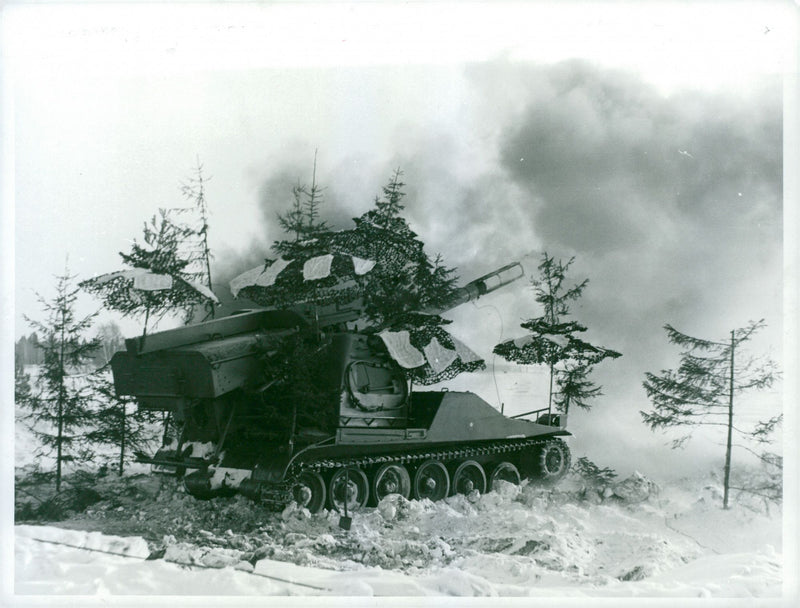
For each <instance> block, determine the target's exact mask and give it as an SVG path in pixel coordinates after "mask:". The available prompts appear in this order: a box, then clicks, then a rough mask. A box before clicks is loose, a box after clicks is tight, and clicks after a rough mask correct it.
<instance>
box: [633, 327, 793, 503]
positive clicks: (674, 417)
mask: <svg viewBox="0 0 800 608" xmlns="http://www.w3.org/2000/svg"><path fill="white" fill-rule="evenodd" d="M764 326H765V325H764V320H763V319H762V320H760V321H755V322H750V323H749V324H748V325H747V326H745V327H743V328H738V329H734V330H731V332H730V339H729V340H727V341H724V342H723V341H718V342H717V341H711V340H705V339H701V338H695V337H692V336H688V335H686V334H684V333H681V332H679V331H678V330H676V329H675V328H674V327H672V326H671V325H665V326H664V329H665V330H666V332H667V339H668V340H669V342H670V343H672V344H675V345H677V346H680V347H683V348H684V349H685V350H684V351H683V352H682V353H681V355H680V358H681V362H680V366H679V367H678V369H677V370H671V369H670V370H663V371H662V372H661V373H660V374H658V375H656V374H651V373H646V374H645V378H646V379H645V381H644V383H643V386H644V388H645V391H646V392H647V396H648V398H649V399H650V401H651V402H652V403H653V406H654V407H653V410H651V411H649V412H644V411H642V412H640V414H641V416H642V419H643V420H644V422H645V423H646V424H647V425H648V426H649V427H650V429H651V430H654V431H655V430H657V429H667V428H672V427H700V426H718V427H723V428H725V429H726V431H727V439H726V443H725V466H724V482H723V483H724V496H723V507H724V508H725V509H727V508H728V500H729V490H730V477H731V452H732V447H733V433H734V432H736V433H737V434H738V435H739V436H741V437H743V438H745V439H747V438H749V439H754V440H756V441H760V440H767V439H768V438H769V436H770V435H771V433H772V431H773V430H774V429H775V427H776V426H777V425H778V424H780V422H781V420H782V415H779V416H775V417H773V418H771V419H770V420H767V421H764V422H761V423H759V424H758V425H756V427H755V428H754V429H753V430H751V431H745V430H743V429H740V428H737V426H735V425H734V401H735V397H736V396H738V395H740V394H742V393H743V392H745V391H748V390H759V389H764V388H768V387H770V386H772V384H773V383H774V382H775V380H776V378H777V375H778V372H777V367H776V365H775V363H774V362H773V361H772V360H770V359H768V358H763V359H760V360H759V359H756V358H753V357H747V356H742V353H741V351H740V346H741V345H742V344H744V343H745V342H747V341H749V340H750V339H751V338H752V337H753V335H754V334H755V333H756V332H757V331H759V330H760V329H762V328H763V327H764ZM690 437H691V432H690V433H689V434H687V435H684V436H682V437H681V438H679V439H676V440H675V441H673V443H672V447H673V448H676V447H680V446H682V445H683V444H684V442H685V441H687V440H688V439H689V438H690Z"/></svg>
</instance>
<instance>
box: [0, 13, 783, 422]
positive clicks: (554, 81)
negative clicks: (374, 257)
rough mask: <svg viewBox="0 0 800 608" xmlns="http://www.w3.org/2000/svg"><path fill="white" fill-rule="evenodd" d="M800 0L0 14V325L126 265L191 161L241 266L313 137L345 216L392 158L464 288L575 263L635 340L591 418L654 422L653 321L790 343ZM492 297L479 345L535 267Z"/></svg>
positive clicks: (772, 344) (496, 330)
mask: <svg viewBox="0 0 800 608" xmlns="http://www.w3.org/2000/svg"><path fill="white" fill-rule="evenodd" d="M796 16H797V15H796V12H795V11H794V10H793V9H792V8H791V4H789V3H778V2H775V3H770V2H755V3H752V4H748V3H712V4H696V3H691V4H690V3H685V4H684V3H677V2H673V3H663V4H662V3H633V2H630V3H628V2H618V3H611V2H609V3H597V2H595V3H590V4H582V3H571V2H567V3H553V4H550V3H543V2H542V3H539V2H528V3H516V4H503V3H491V4H490V3H485V4H484V3H460V4H458V6H457V7H456V5H453V4H447V3H433V4H426V5H420V4H416V3H410V4H405V3H404V4H400V3H397V4H395V3H385V4H381V3H377V4H375V3H369V4H366V3H365V4H351V5H345V4H334V5H314V4H303V5H302V6H294V5H288V4H277V5H268V6H267V5H265V6H258V5H251V4H248V5H229V6H219V5H200V6H193V7H185V6H184V7H180V6H170V5H159V6H135V7H130V6H128V7H123V6H114V7H109V6H91V5H77V6H68V7H67V6H56V5H39V6H35V5H24V4H23V5H17V6H11V7H6V9H5V11H4V14H3V17H4V24H3V26H4V29H3V32H2V33H3V36H2V38H3V66H2V68H3V70H2V78H3V119H4V121H3V142H4V156H3V161H4V162H3V169H4V172H3V197H4V202H8V201H13V204H12V205H8V204H6V205H4V208H3V213H4V215H3V230H4V233H3V236H4V238H3V241H4V247H5V248H6V250H5V251H4V253H6V252H7V251H8V248H9V247H10V246H11V245H12V243H13V247H14V256H13V258H12V257H10V256H9V255H4V264H5V266H4V280H5V281H6V283H5V285H6V287H5V288H4V292H3V296H4V300H3V302H4V309H3V310H4V317H5V321H6V322H7V323H8V322H9V321H10V318H9V315H8V313H7V311H9V310H10V309H11V298H10V293H12V292H13V293H14V298H13V305H14V306H15V316H14V317H13V321H11V322H13V324H14V325H13V333H14V335H16V336H17V337H18V336H20V335H22V334H27V333H28V332H29V331H30V328H29V327H28V326H27V325H26V324H25V323H24V321H23V320H22V314H23V313H25V314H28V315H29V316H33V317H36V316H37V315H38V314H39V306H38V304H37V302H36V298H35V295H34V292H36V291H38V292H39V293H41V294H42V295H44V296H46V297H47V296H49V295H52V285H53V279H52V277H53V275H55V274H58V273H60V272H62V271H63V268H64V264H65V259H66V257H67V256H68V257H69V268H70V271H71V272H72V273H74V274H76V275H78V277H79V278H81V279H82V278H88V277H91V276H93V275H95V274H100V273H103V272H109V271H112V270H117V269H119V268H120V259H119V256H118V252H119V251H126V250H127V249H128V248H129V246H130V242H131V240H132V239H133V238H139V239H140V238H141V225H142V222H143V221H144V220H145V219H147V218H149V217H150V216H151V215H152V214H154V213H155V212H156V211H157V209H158V208H159V207H169V206H175V205H178V204H180V203H181V202H182V199H181V196H180V192H179V185H180V183H181V181H182V180H185V179H186V178H187V177H189V176H190V175H191V172H192V168H193V167H194V165H195V163H196V159H198V158H199V159H200V161H201V162H202V164H203V165H204V167H205V172H206V175H207V176H211V181H210V182H209V184H208V189H207V200H208V203H209V206H210V209H211V214H212V215H211V233H210V242H211V247H212V249H213V251H214V252H215V255H216V261H215V268H214V272H215V276H217V277H219V278H220V279H223V278H225V277H231V276H233V275H234V274H237V273H238V272H241V271H243V270H246V269H247V268H249V267H251V266H252V265H253V264H254V263H257V262H258V260H259V259H261V258H263V257H264V256H265V255H267V254H268V253H269V246H270V244H271V243H272V241H274V240H275V239H276V238H278V237H280V231H279V229H278V227H277V225H276V221H275V212H276V211H279V210H284V209H286V208H287V206H288V204H289V202H290V194H291V192H290V189H291V186H292V185H293V184H295V183H297V182H298V180H299V181H301V182H308V181H310V179H311V171H312V166H313V159H314V154H315V150H317V151H318V152H317V154H318V161H317V179H318V181H319V182H320V183H321V184H322V185H323V186H325V187H326V188H327V189H326V191H325V195H326V209H327V211H326V213H327V219H328V220H329V221H330V222H331V223H332V224H334V225H336V226H339V227H342V228H347V227H350V224H349V218H352V217H354V216H358V215H360V214H361V213H363V212H364V211H366V210H367V209H368V208H369V206H370V205H371V202H372V200H373V199H374V197H375V196H376V195H377V194H379V192H380V188H381V186H382V185H383V184H385V183H386V181H387V179H388V178H389V177H390V175H391V173H392V172H393V170H394V169H395V168H398V167H399V168H401V169H402V170H403V172H404V180H405V182H406V184H407V186H406V192H407V198H406V200H405V202H406V213H407V217H408V219H409V221H410V223H411V225H412V228H413V229H414V230H416V231H417V232H418V233H419V234H420V235H421V236H422V238H423V240H424V241H425V242H426V243H427V246H428V249H429V252H430V253H432V254H435V253H437V252H441V253H442V255H443V256H444V259H445V261H446V262H447V263H448V264H449V265H451V266H456V267H458V270H459V274H460V276H461V277H462V278H463V279H464V280H465V281H466V280H470V279H472V278H475V277H476V276H478V275H480V274H482V273H485V272H487V271H488V270H491V269H492V268H494V267H497V266H500V265H503V264H505V263H507V262H508V261H512V260H518V259H520V258H522V257H523V256H528V258H527V260H528V268H535V265H536V263H537V257H538V256H539V255H540V253H541V252H542V251H547V252H548V253H550V254H552V255H555V256H557V257H560V258H563V259H566V258H569V257H571V256H575V257H576V261H575V264H574V266H573V271H574V276H575V279H576V281H577V280H581V279H582V278H585V277H588V278H589V280H590V283H589V287H588V288H587V290H586V292H585V297H584V298H583V300H582V301H581V302H580V303H579V304H578V305H576V306H575V308H574V310H573V312H574V314H575V317H576V318H577V319H578V320H580V321H582V322H584V323H586V324H587V325H588V326H589V327H590V328H591V331H590V332H589V335H588V337H589V339H590V340H591V341H594V342H595V343H599V344H603V345H605V346H608V347H611V348H614V349H616V350H620V351H621V352H622V353H623V355H624V356H623V358H622V359H620V360H618V361H614V362H608V363H604V364H603V366H602V367H603V369H602V370H601V369H600V367H598V370H599V373H598V378H597V379H598V380H599V381H600V382H601V383H602V384H603V385H604V386H605V390H604V392H605V394H606V396H605V397H604V400H605V402H604V404H603V408H604V409H605V412H604V414H603V416H604V418H603V420H605V421H607V422H608V421H615V422H616V421H620V422H619V423H620V424H621V426H622V428H623V431H621V432H624V429H625V428H633V427H634V426H635V425H638V427H637V428H639V427H641V423H640V422H639V419H638V414H637V413H636V412H637V411H638V410H639V409H643V408H646V407H647V406H648V404H647V403H646V401H644V394H643V391H642V389H641V381H642V374H643V373H644V371H658V370H659V369H662V368H664V367H668V366H674V365H676V364H677V352H676V351H675V349H674V348H672V347H669V346H668V345H667V344H666V340H665V336H664V332H663V330H662V329H661V328H662V326H663V325H664V323H671V324H673V325H675V326H676V327H677V328H679V329H681V330H683V331H686V332H687V333H691V334H695V335H701V336H704V337H708V338H712V339H714V338H723V337H724V336H725V335H727V332H728V331H729V330H730V329H731V328H732V327H738V326H742V325H744V324H745V323H747V321H748V320H750V319H758V318H762V317H764V318H766V320H767V322H768V324H769V330H768V331H767V332H766V334H765V337H764V340H763V342H762V343H761V344H760V346H762V347H763V348H764V349H766V350H770V349H771V354H772V355H773V356H774V357H775V358H780V357H781V349H782V344H781V334H782V329H783V325H782V315H783V312H784V311H783V306H782V301H783V289H782V288H783V280H784V277H783V272H782V251H783V246H784V239H783V231H784V222H783V212H784V208H783V204H782V200H783V196H782V189H783V160H784V159H783V130H784V126H785V125H784V119H783V115H782V102H783V99H782V96H783V92H784V80H783V79H784V75H785V74H787V73H789V72H790V71H791V69H792V68H793V65H794V64H793V63H792V61H791V57H792V54H791V49H792V48H793V46H792V43H793V42H794V41H795V37H796V31H795V28H794V24H795V23H796ZM12 218H13V222H12ZM11 259H13V260H14V262H13V269H11V268H10V266H11V263H10V260H11ZM9 276H13V277H14V279H13V282H12V281H10V279H9ZM215 287H217V288H218V289H224V288H225V287H224V285H219V286H215ZM488 303H489V304H491V305H492V306H493V307H494V308H495V310H496V311H498V312H497V313H495V312H494V311H491V310H489V309H488V308H485V309H478V308H476V307H469V306H468V307H462V310H459V311H457V312H454V313H453V317H454V318H455V319H456V321H457V325H459V326H460V327H461V329H462V331H463V332H464V333H465V334H467V336H466V337H467V338H471V339H472V340H473V341H474V342H477V344H478V346H479V347H491V345H492V344H493V343H495V342H496V341H497V339H498V338H503V339H506V338H508V337H513V336H514V335H519V333H521V332H522V330H520V329H519V328H518V324H519V322H520V321H521V320H522V319H523V318H525V317H530V316H535V315H536V314H538V311H537V310H536V307H535V305H534V304H535V303H534V302H533V299H532V295H531V293H530V292H529V291H526V290H525V288H524V285H518V286H517V287H516V288H515V289H513V290H509V291H508V292H507V293H504V294H498V295H497V296H496V297H494V298H493V299H492V300H491V301H489V302H488ZM81 306H83V307H85V310H91V309H93V307H94V306H96V303H95V302H92V301H91V299H90V298H88V296H87V298H86V299H85V300H82V303H81ZM470 315H472V318H471V319H470ZM476 315H477V317H478V320H477V322H476V318H475V317H476ZM498 316H499V317H501V318H502V322H501V321H500V320H499V319H498ZM479 329H480V331H479ZM9 331H10V330H9ZM482 354H484V355H486V354H487V353H486V352H484V353H482ZM599 409H600V406H598V410H599ZM577 417H578V416H577V415H576V418H577ZM584 420H585V419H584ZM578 423H579V426H580V421H578ZM582 430H585V431H586V432H587V433H591V432H592V429H591V428H586V429H582Z"/></svg>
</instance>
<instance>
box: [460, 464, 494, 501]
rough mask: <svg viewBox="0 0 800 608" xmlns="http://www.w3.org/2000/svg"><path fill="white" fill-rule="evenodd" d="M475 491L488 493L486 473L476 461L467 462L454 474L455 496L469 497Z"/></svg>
mask: <svg viewBox="0 0 800 608" xmlns="http://www.w3.org/2000/svg"><path fill="white" fill-rule="evenodd" d="M474 490H478V492H479V493H480V494H484V493H485V492H486V473H485V472H484V470H483V467H482V466H481V465H480V464H478V463H477V462H475V461H474V460H465V461H464V462H462V463H461V464H460V465H458V468H457V469H456V471H455V473H453V494H464V495H467V494H470V493H471V492H472V491H474Z"/></svg>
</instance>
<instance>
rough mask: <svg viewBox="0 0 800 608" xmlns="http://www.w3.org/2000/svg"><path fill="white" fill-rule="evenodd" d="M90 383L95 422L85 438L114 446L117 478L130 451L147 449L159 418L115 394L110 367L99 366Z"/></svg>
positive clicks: (133, 401)
mask: <svg viewBox="0 0 800 608" xmlns="http://www.w3.org/2000/svg"><path fill="white" fill-rule="evenodd" d="M89 381H90V384H91V388H92V396H93V401H94V421H93V423H92V430H91V431H89V432H88V433H87V434H86V438H87V439H88V440H89V441H90V442H91V443H92V444H95V445H96V444H101V445H108V446H113V447H115V448H117V449H118V450H119V452H118V458H117V470H118V472H119V475H120V477H121V476H122V475H123V473H124V471H125V463H126V462H127V461H129V460H130V454H133V453H135V452H136V451H137V450H138V451H148V450H149V448H150V447H151V444H152V443H153V442H154V441H155V440H157V439H158V437H159V435H160V433H159V431H158V430H157V428H156V426H155V425H156V424H158V423H159V422H160V421H161V417H160V416H159V413H158V412H152V411H148V410H142V409H140V408H139V407H138V405H137V403H136V400H135V399H133V398H131V397H125V396H118V395H117V393H116V391H115V390H114V382H113V380H112V378H111V376H110V369H109V368H108V367H107V366H106V367H102V368H100V369H98V370H97V371H96V372H95V373H94V374H92V375H91V377H90V379H89Z"/></svg>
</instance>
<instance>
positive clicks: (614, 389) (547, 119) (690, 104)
mask: <svg viewBox="0 0 800 608" xmlns="http://www.w3.org/2000/svg"><path fill="white" fill-rule="evenodd" d="M465 79H466V83H467V86H465V89H464V90H465V97H464V100H463V101H464V104H463V108H459V115H458V117H457V118H458V120H455V119H454V120H455V122H452V123H450V124H444V123H443V124H437V123H435V122H432V121H431V120H427V121H426V119H425V117H424V116H420V119H419V121H418V123H417V124H415V125H413V126H408V125H404V128H402V129H400V128H398V129H397V131H396V133H395V135H394V138H393V139H392V141H391V142H390V143H389V145H390V146H391V150H389V152H388V153H387V151H386V150H381V151H380V152H381V155H382V156H380V157H376V158H377V160H375V159H372V162H371V164H369V165H368V166H367V164H366V163H365V162H364V159H363V157H361V160H360V161H359V160H358V159H357V158H350V157H348V156H347V154H348V153H347V152H344V153H339V152H338V151H336V150H328V149H326V148H325V147H324V144H323V146H322V149H321V157H322V158H323V159H324V162H323V163H321V164H320V167H322V169H321V170H319V171H318V179H319V180H320V182H321V183H322V184H323V185H327V186H328V189H327V190H326V193H325V194H326V201H327V202H326V205H325V210H326V213H328V214H329V215H328V216H326V218H325V219H326V220H328V221H329V223H330V224H331V225H332V226H336V227H340V228H347V227H349V226H350V223H349V220H350V218H352V217H354V216H357V215H360V214H361V213H363V212H364V211H366V210H367V209H368V208H369V207H370V205H371V203H372V199H373V198H374V196H375V195H377V194H379V193H380V187H381V185H383V184H385V183H386V181H387V179H388V177H389V176H390V175H391V172H392V171H393V170H394V169H395V168H396V167H401V168H402V170H403V172H404V177H405V181H406V183H407V186H406V188H405V191H406V193H407V196H406V199H405V203H406V212H405V213H406V217H407V218H408V219H409V222H410V224H411V226H412V228H413V229H414V230H415V231H416V232H418V233H419V234H420V236H421V237H422V239H423V241H424V242H425V243H426V244H427V246H428V252H429V253H430V254H431V255H433V254H436V253H439V252H441V253H442V254H443V256H444V260H445V262H446V263H447V264H448V265H450V266H456V267H457V268H458V270H459V275H460V276H461V277H462V281H466V280H469V279H472V278H474V277H476V276H478V275H480V274H482V273H484V272H487V271H489V270H491V269H493V268H497V267H499V266H502V265H503V264H505V263H507V262H509V261H512V260H517V259H520V257H522V256H525V255H526V254H530V253H532V252H533V254H534V257H533V258H532V259H529V260H528V264H527V268H528V270H529V271H530V270H534V272H535V265H536V261H537V256H538V253H539V252H541V251H547V252H548V253H550V254H551V255H555V256H556V257H560V258H562V259H567V258H569V257H571V256H575V263H574V265H573V267H572V273H571V275H572V276H573V277H574V278H575V281H576V282H578V281H580V280H582V279H583V278H586V277H588V278H589V279H590V283H589V286H588V288H587V290H586V292H585V296H584V297H583V298H582V299H581V300H580V301H579V302H577V303H576V304H575V305H574V306H573V315H574V317H575V318H576V319H577V320H580V321H582V322H583V323H585V324H586V325H588V326H589V328H590V331H589V332H588V333H587V336H586V337H587V339H589V340H590V341H592V342H594V343H596V344H601V345H604V346H607V347H610V348H614V349H616V350H619V351H621V352H622V353H623V358H622V359H619V360H617V361H611V362H606V363H604V364H602V365H600V366H598V367H597V368H596V371H595V380H596V381H597V382H598V383H600V384H602V385H603V387H604V396H603V398H602V399H601V400H600V402H598V405H597V406H596V410H595V411H594V412H592V413H591V414H582V413H575V415H574V416H573V417H572V422H571V427H572V429H573V431H574V432H575V433H576V435H577V436H578V439H576V442H577V446H576V447H577V449H578V452H579V453H586V452H588V453H589V455H590V456H595V455H596V454H597V451H596V450H597V449H602V450H603V452H604V453H603V455H602V456H605V457H606V458H607V459H608V462H609V463H610V464H612V465H615V466H619V465H620V464H621V463H623V462H625V461H626V459H627V458H628V454H627V452H628V451H629V450H630V449H631V446H634V447H636V446H638V447H641V451H640V454H639V458H644V457H646V455H647V454H655V456H653V459H654V460H657V459H661V460H662V461H663V459H664V457H665V455H667V454H671V453H670V452H669V450H668V449H666V448H665V451H664V452H658V451H656V452H652V450H653V446H654V444H655V443H657V444H659V445H660V444H661V443H663V442H661V441H659V440H658V439H657V438H653V437H652V436H651V435H650V433H649V431H647V430H646V429H645V427H644V426H643V424H642V423H641V419H640V417H639V415H638V411H639V410H640V409H648V408H649V404H648V402H647V400H646V397H645V395H644V391H643V389H642V387H641V382H642V379H643V375H644V372H645V371H654V372H657V371H658V370H660V369H663V368H665V367H673V366H674V365H676V363H677V349H675V348H673V347H672V346H670V345H668V344H667V343H666V338H665V334H664V332H663V330H662V326H663V325H664V324H665V323H671V324H673V325H675V326H676V327H678V328H679V329H681V330H683V331H686V332H687V333H690V334H694V335H698V336H703V337H708V338H712V339H713V338H722V337H724V336H725V335H726V333H727V331H728V330H730V329H731V328H732V327H737V326H741V325H743V324H745V323H746V322H747V321H748V320H749V319H756V318H761V317H766V318H767V322H768V324H769V337H770V340H767V343H768V344H771V345H773V346H774V347H775V348H776V349H777V350H778V351H779V344H780V336H781V319H780V315H781V305H780V302H781V287H782V278H781V249H782V243H781V234H782V224H781V215H782V204H781V190H782V177H781V176H782V173H781V171H782V152H781V148H782V139H781V133H782V118H781V93H780V86H779V83H778V82H766V83H764V84H763V86H762V87H761V88H759V89H758V90H753V91H749V92H748V94H747V95H746V96H741V95H739V96H738V97H737V96H732V95H730V94H727V93H724V92H722V91H719V92H707V91H705V92H704V91H692V92H690V91H686V92H682V93H680V94H674V95H664V94H662V93H660V92H659V91H657V90H656V89H655V88H653V87H651V86H650V85H648V84H647V82H646V81H645V80H644V79H643V77H641V76H639V75H636V74H631V73H624V72H618V71H611V70H607V69H601V68H599V67H596V66H593V65H590V64H587V63H584V62H566V63H562V64H558V65H554V66H538V67H536V66H530V65H518V64H511V63H508V62H504V61H498V62H495V63H491V64H482V65H476V66H472V67H470V68H469V69H467V70H466V72H465ZM337 153H338V154H341V155H340V156H337ZM379 161H380V162H379ZM310 167H311V158H307V159H306V158H300V159H297V160H295V161H294V162H285V163H283V164H282V165H280V167H279V168H277V169H274V170H272V171H270V172H269V174H268V175H267V176H265V177H264V179H263V180H262V182H263V186H262V188H261V200H260V204H261V209H262V219H263V223H264V228H263V230H262V231H261V232H260V236H259V239H258V241H259V242H258V243H254V244H253V246H252V247H249V248H247V253H246V254H239V255H238V257H237V256H233V255H231V256H230V257H228V258H227V259H226V260H225V267H226V268H228V269H230V272H229V273H228V274H229V276H233V275H234V274H236V273H238V272H241V271H242V270H244V269H246V268H248V267H251V266H253V265H255V264H257V263H259V262H260V261H261V260H263V257H264V256H265V255H268V254H269V246H270V245H271V243H272V242H273V241H274V240H275V239H277V238H281V234H280V229H279V227H278V226H277V223H276V221H275V213H276V211H280V210H285V209H286V208H288V206H289V204H290V202H291V186H292V185H294V184H296V183H297V182H298V180H300V181H301V182H304V183H307V182H308V181H310ZM326 167H332V168H333V169H332V170H331V169H329V170H326V169H325V168H326ZM240 251H241V249H240ZM219 257H220V260H219V261H220V262H222V261H223V259H224V258H225V256H224V255H221V256H219ZM491 297H492V298H494V299H492V300H490V301H488V302H487V303H488V304H492V306H494V308H495V309H496V311H499V315H498V314H497V313H496V312H492V311H491V310H490V309H489V308H488V307H486V308H483V309H477V308H475V307H472V306H469V308H468V309H466V310H464V311H460V312H459V311H456V312H455V313H454V315H453V318H455V319H456V324H459V325H460V329H461V330H462V331H463V332H465V335H463V336H462V337H464V338H465V339H467V341H468V342H469V343H470V345H473V344H474V346H476V347H478V348H480V349H484V350H481V352H482V353H483V354H486V350H485V349H486V348H489V349H490V347H491V345H492V344H493V343H496V340H498V339H499V338H500V337H503V338H508V337H510V336H512V335H520V334H521V333H522V330H521V329H519V327H518V324H519V322H520V320H521V319H523V318H526V317H532V316H537V315H538V314H540V311H539V310H538V309H537V305H536V303H535V302H534V301H533V296H532V293H531V292H530V290H527V289H525V288H524V286H518V287H517V288H515V289H513V290H509V291H507V292H504V293H502V294H497V295H496V296H491ZM487 300H488V299H487ZM464 308H467V307H464ZM500 315H501V316H502V317H503V318H502V320H501V319H499V318H497V317H498V316H500ZM476 317H477V318H476ZM499 332H501V333H502V336H501V335H499ZM473 341H474V342H473ZM776 352H777V351H776ZM774 354H775V353H774V352H773V355H774ZM486 397H487V398H492V397H493V396H492V395H486ZM502 398H503V397H502V396H501V399H502ZM614 433H616V434H617V435H618V438H619V439H620V440H619V441H616V442H615V441H609V437H610V436H611V435H613V434H614ZM614 445H617V446H620V447H619V449H617V450H614V449H613V447H612V446H614ZM592 446H595V448H594V449H595V451H594V452H593V451H592ZM597 446H603V447H602V448H598V447H597ZM693 449H696V450H698V451H699V452H702V451H703V449H708V450H710V453H711V455H712V456H716V455H717V451H716V448H715V447H714V446H713V445H712V446H709V444H707V443H706V444H701V443H699V442H698V443H697V444H696V445H695V447H694V448H693ZM692 454H694V455H696V453H692ZM643 455H644V456H643ZM602 456H601V459H602Z"/></svg>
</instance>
